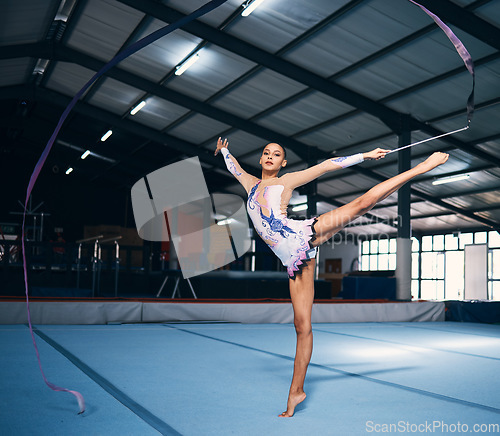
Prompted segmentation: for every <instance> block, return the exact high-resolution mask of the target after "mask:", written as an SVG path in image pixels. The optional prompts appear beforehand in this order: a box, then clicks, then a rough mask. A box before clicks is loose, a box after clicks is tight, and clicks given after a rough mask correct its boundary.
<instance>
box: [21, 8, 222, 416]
mask: <svg viewBox="0 0 500 436" xmlns="http://www.w3.org/2000/svg"><path fill="white" fill-rule="evenodd" d="M226 1H227V0H212V1H210V2H208V3H206V4H205V5H203V6H202V7H200V8H199V9H197V10H196V11H194V12H193V13H191V14H189V15H187V16H185V17H183V18H181V19H180V20H178V21H176V22H175V23H172V24H169V25H167V26H165V27H162V28H161V29H158V30H157V31H155V32H153V33H151V34H150V35H147V36H145V37H144V38H142V39H141V40H139V41H137V42H135V43H134V44H132V45H130V46H128V47H126V48H125V49H124V50H122V51H121V52H120V53H118V54H117V55H116V56H115V57H114V58H113V59H111V61H109V62H108V63H107V64H106V65H104V66H103V67H102V68H101V69H100V70H99V71H98V72H97V73H96V74H95V75H94V76H93V77H92V78H91V79H90V80H89V81H88V82H87V83H86V84H85V85H84V86H83V88H82V89H80V91H78V92H77V94H76V95H75V96H74V97H73V99H72V100H71V102H70V103H69V104H68V106H67V107H66V109H65V110H64V112H63V114H62V115H61V118H60V119H59V122H58V124H57V126H56V128H55V130H54V132H53V133H52V136H51V137H50V139H49V141H48V143H47V145H46V146H45V149H44V150H43V152H42V155H41V156H40V159H39V160H38V162H37V164H36V165H35V168H34V170H33V173H32V174H31V178H30V181H29V184H28V188H27V190H26V201H25V203H24V214H23V226H22V235H24V234H25V233H24V228H25V222H26V210H27V207H28V200H29V198H30V196H31V191H32V190H33V187H34V186H35V183H36V180H37V179H38V176H39V174H40V171H41V170H42V168H43V165H44V164H45V161H46V160H47V156H48V155H49V153H50V150H51V149H52V146H53V144H54V142H55V140H56V137H57V135H58V133H59V131H60V130H61V127H62V125H63V123H64V121H65V120H66V118H67V117H68V115H69V113H70V112H71V110H72V109H73V107H74V106H75V104H76V103H77V102H78V100H79V99H80V97H81V96H82V95H83V94H84V93H85V91H87V89H89V88H90V86H92V84H93V83H94V82H95V81H96V80H97V79H98V78H99V77H101V76H102V75H103V74H105V73H106V72H107V71H108V70H110V69H111V68H113V67H114V66H115V65H116V64H118V63H119V62H121V61H123V60H124V59H125V58H127V57H129V56H131V55H132V54H134V53H135V52H137V51H139V50H141V49H142V48H144V47H146V46H147V45H149V44H151V43H153V42H154V41H156V40H158V39H160V38H162V37H163V36H165V35H168V34H169V33H170V32H172V31H174V30H176V29H178V28H180V27H182V26H184V25H186V24H187V23H189V22H191V21H193V20H195V19H196V18H199V17H201V16H202V15H205V14H207V13H208V12H210V11H212V10H214V9H215V8H217V7H219V6H220V5H222V4H223V3H225V2H226ZM22 248H23V270H24V285H25V293H26V307H27V314H28V325H29V329H30V332H31V338H32V340H33V345H34V347H35V352H36V357H37V359H38V366H39V367H40V371H41V373H42V377H43V379H44V381H45V383H46V385H47V386H48V387H49V388H50V389H52V390H54V391H63V392H69V393H71V394H73V395H74V396H75V397H76V399H77V400H78V406H79V408H80V412H79V413H83V412H84V411H85V401H84V398H83V396H82V395H81V394H80V393H79V392H76V391H72V390H69V389H65V388H61V387H59V386H56V385H54V384H53V383H51V382H49V381H48V380H47V378H46V377H45V373H44V372H43V369H42V363H41V360H40V354H39V351H38V347H37V344H36V341H35V335H34V333H33V326H32V324H31V312H30V302H29V297H28V274H27V267H26V249H25V246H24V237H23V238H22Z"/></svg>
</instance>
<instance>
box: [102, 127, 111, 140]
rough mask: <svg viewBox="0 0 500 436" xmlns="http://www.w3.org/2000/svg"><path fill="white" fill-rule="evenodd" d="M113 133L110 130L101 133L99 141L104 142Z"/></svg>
mask: <svg viewBox="0 0 500 436" xmlns="http://www.w3.org/2000/svg"><path fill="white" fill-rule="evenodd" d="M112 134H113V131H112V130H108V131H107V132H106V133H105V134H104V135H102V138H101V141H102V142H104V141H106V139H108V138H109V137H110V136H111V135H112Z"/></svg>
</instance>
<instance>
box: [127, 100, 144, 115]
mask: <svg viewBox="0 0 500 436" xmlns="http://www.w3.org/2000/svg"><path fill="white" fill-rule="evenodd" d="M144 106H146V102H145V101H144V100H143V101H141V102H140V103H139V104H138V105H137V106H136V107H135V108H133V109H132V110H131V111H130V115H135V114H136V113H137V112H139V111H140V110H141V109H142V108H143V107H144Z"/></svg>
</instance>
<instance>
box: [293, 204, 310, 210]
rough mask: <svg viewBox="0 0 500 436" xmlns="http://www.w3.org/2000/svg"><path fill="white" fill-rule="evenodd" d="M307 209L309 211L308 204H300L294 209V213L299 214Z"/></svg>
mask: <svg viewBox="0 0 500 436" xmlns="http://www.w3.org/2000/svg"><path fill="white" fill-rule="evenodd" d="M306 209H307V203H304V204H299V205H297V206H294V207H292V212H299V211H301V210H306Z"/></svg>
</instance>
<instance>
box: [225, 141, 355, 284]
mask: <svg viewBox="0 0 500 436" xmlns="http://www.w3.org/2000/svg"><path fill="white" fill-rule="evenodd" d="M221 151H222V154H223V155H224V161H225V163H226V166H227V169H228V170H229V171H230V172H231V174H233V175H234V176H235V177H236V178H237V179H238V181H239V182H240V183H241V184H242V185H243V187H244V188H245V190H246V191H247V193H248V200H247V212H248V214H249V215H250V218H251V220H252V223H253V225H254V227H255V230H256V231H257V233H258V234H259V236H260V237H261V238H262V239H263V240H264V242H265V243H266V244H267V245H268V246H269V248H271V250H272V251H273V252H274V253H275V254H276V256H278V258H279V259H280V260H281V262H282V263H283V265H284V266H285V267H286V268H287V272H288V276H289V277H290V278H291V279H295V275H296V274H300V272H301V270H302V268H303V267H304V266H305V265H306V262H307V261H308V260H310V259H313V258H314V257H315V256H316V247H312V246H311V243H312V242H313V241H314V240H315V238H316V234H315V230H314V224H315V223H316V221H317V218H309V219H306V220H295V219H291V218H288V217H287V216H286V208H287V206H288V202H289V200H290V198H291V195H292V191H293V190H294V189H295V188H296V187H298V186H301V185H304V184H306V183H308V182H310V181H311V180H314V179H316V178H318V177H319V176H321V175H322V174H325V173H326V172H328V171H332V170H334V169H339V168H345V167H347V166H351V165H355V164H357V163H359V162H362V161H363V155H362V154H359V155H354V156H349V157H342V158H337V159H327V160H326V161H324V162H322V163H321V164H318V165H314V166H312V167H310V168H307V169H306V170H302V171H297V172H293V173H287V174H285V175H283V176H281V177H279V178H276V180H274V181H273V182H269V181H266V182H265V183H263V181H262V180H260V179H258V178H257V177H254V176H252V175H250V174H248V173H247V172H245V171H244V170H243V169H242V168H241V167H240V165H239V164H238V162H237V161H236V159H235V158H234V156H232V155H231V153H229V150H228V149H227V148H222V150H221Z"/></svg>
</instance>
